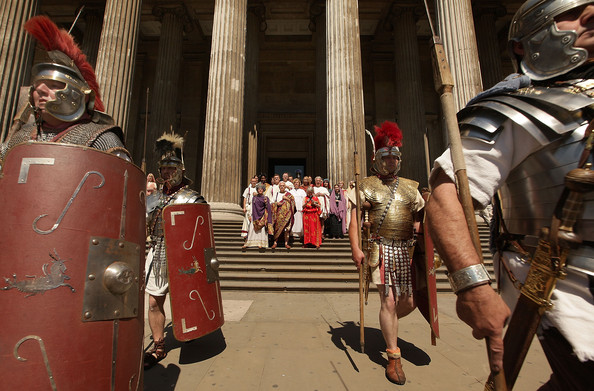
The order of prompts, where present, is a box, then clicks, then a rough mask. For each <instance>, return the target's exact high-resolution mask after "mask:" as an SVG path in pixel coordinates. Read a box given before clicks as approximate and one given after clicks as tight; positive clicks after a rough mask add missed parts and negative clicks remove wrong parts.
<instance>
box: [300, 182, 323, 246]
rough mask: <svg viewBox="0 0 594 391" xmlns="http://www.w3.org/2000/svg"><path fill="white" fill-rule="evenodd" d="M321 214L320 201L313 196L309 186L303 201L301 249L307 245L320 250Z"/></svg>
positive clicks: (311, 188)
mask: <svg viewBox="0 0 594 391" xmlns="http://www.w3.org/2000/svg"><path fill="white" fill-rule="evenodd" d="M321 213H322V208H321V207H320V200H318V197H316V196H315V195H314V189H313V187H311V186H310V187H308V188H307V195H306V197H305V200H303V247H306V246H307V245H308V244H309V245H313V246H315V247H316V248H320V245H321V244H322V224H321V222H320V214H321Z"/></svg>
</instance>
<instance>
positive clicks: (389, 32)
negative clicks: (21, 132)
mask: <svg viewBox="0 0 594 391" xmlns="http://www.w3.org/2000/svg"><path fill="white" fill-rule="evenodd" d="M521 3H522V2H521V1H503V0H501V1H499V0H480V1H470V0H433V1H429V2H428V5H429V9H430V13H431V16H432V24H430V23H429V22H428V18H427V14H426V12H425V10H426V9H425V6H424V3H423V1H414V0H397V1H394V0H359V1H357V0H253V1H252V0H178V1H154V0H144V1H142V0H127V1H118V0H106V1H92V0H90V1H66V0H7V5H6V6H5V7H3V9H2V10H0V23H1V25H0V43H1V44H2V49H1V51H0V77H1V78H2V86H3V87H2V91H0V108H1V109H2V119H1V122H0V125H1V126H2V137H3V138H5V137H6V136H7V134H8V132H9V128H10V124H11V122H12V118H13V117H14V116H15V114H16V112H17V110H18V106H19V94H20V93H21V88H20V87H22V86H26V85H27V84H28V80H29V72H30V69H31V65H32V64H33V63H35V62H39V61H42V60H43V58H42V51H41V50H39V49H35V46H34V44H33V43H32V42H31V41H30V39H28V38H27V37H26V35H25V33H24V30H23V28H22V25H23V24H24V22H25V21H26V20H27V19H28V18H29V17H31V16H33V15H37V14H46V15H48V16H49V17H50V18H52V19H53V20H54V21H55V22H56V23H57V24H59V25H60V26H61V27H64V28H66V29H67V30H68V29H70V28H71V26H72V25H73V22H74V21H75V19H76V18H77V15H79V17H78V19H77V20H76V23H75V24H74V27H72V34H73V35H74V36H75V38H76V40H77V42H78V43H79V44H80V46H81V47H82V48H83V50H84V51H85V53H86V54H87V56H88V58H89V60H90V62H91V63H92V64H93V65H95V68H96V73H97V75H98V80H99V84H100V86H101V92H102V97H103V101H104V102H105V104H106V107H107V109H106V111H107V112H108V113H109V114H110V115H112V116H113V117H114V119H115V120H116V122H117V123H118V124H120V125H121V126H122V128H123V129H124V132H125V135H126V142H127V146H128V148H129V149H130V150H131V152H132V154H133V157H134V160H135V162H136V163H137V164H139V165H140V163H141V162H142V161H143V159H144V160H145V161H146V166H147V171H148V172H150V171H153V172H154V171H155V170H156V166H155V163H156V159H157V157H156V156H155V153H154V151H153V150H152V147H153V145H154V141H155V140H156V138H157V137H158V136H160V135H161V134H162V133H163V132H164V131H166V130H170V129H172V130H174V131H175V132H177V133H179V134H185V135H186V144H185V147H184V156H185V165H186V172H187V175H188V176H189V177H190V178H192V179H193V180H194V181H195V183H196V188H197V189H199V190H200V191H201V193H202V194H204V196H205V197H206V199H207V200H208V201H209V202H210V203H211V204H212V205H213V209H214V210H215V211H216V210H221V211H230V212H240V208H239V206H238V205H239V202H240V197H241V191H242V190H243V188H244V187H245V185H246V183H247V182H248V178H249V177H250V176H253V175H254V174H256V173H265V174H267V175H268V176H270V175H272V174H273V173H275V172H278V171H280V172H279V173H282V172H283V171H291V172H294V171H295V170H297V169H299V170H301V171H302V172H303V173H305V174H306V175H310V176H316V175H320V176H322V177H326V178H329V179H330V181H331V182H332V183H335V182H337V181H339V180H343V181H345V183H348V181H349V180H352V179H354V174H355V172H354V164H353V163H354V156H355V152H357V156H358V158H359V167H360V171H361V174H362V175H366V174H367V166H368V165H367V160H368V157H369V156H371V155H370V154H371V148H372V146H371V142H370V139H369V137H367V136H366V135H365V129H368V130H370V131H372V132H373V126H374V125H375V124H381V122H383V121H385V120H392V121H397V122H398V124H399V125H400V127H401V128H402V130H403V134H404V139H403V144H404V145H403V148H402V150H403V163H402V171H401V174H402V175H403V176H405V177H408V178H412V179H415V180H418V181H419V182H420V183H421V186H426V185H427V173H428V165H429V162H432V161H433V159H434V158H435V157H437V156H438V155H439V154H440V153H441V152H442V151H443V149H444V148H445V146H446V144H447V140H446V136H445V133H446V132H445V131H444V129H443V121H442V118H441V109H440V101H439V95H438V93H437V92H436V91H435V87H434V82H433V70H432V64H431V44H430V42H431V38H432V36H433V34H432V27H433V30H434V31H435V33H436V34H437V35H439V36H440V37H441V38H442V40H443V43H444V46H445V49H446V53H447V57H448V60H449V63H450V66H451V68H452V73H453V76H454V82H455V88H454V95H455V97H456V104H457V107H458V108H461V107H463V106H464V104H465V103H466V102H467V101H468V100H469V99H470V98H471V97H472V96H474V95H475V94H476V93H478V92H480V91H481V90H482V89H483V88H488V87H490V86H492V85H493V84H495V83H496V82H497V81H499V80H500V79H502V78H503V77H504V76H505V75H507V74H508V73H511V72H512V71H513V69H512V67H511V63H510V61H509V59H508V56H507V47H506V42H507V30H508V26H509V21H510V19H511V17H512V16H513V13H514V12H515V10H516V9H517V8H518V7H519V5H520V4H521ZM82 6H84V7H82ZM81 7H82V11H81ZM79 11H80V13H79ZM21 96H22V93H21ZM145 145H146V147H145Z"/></svg>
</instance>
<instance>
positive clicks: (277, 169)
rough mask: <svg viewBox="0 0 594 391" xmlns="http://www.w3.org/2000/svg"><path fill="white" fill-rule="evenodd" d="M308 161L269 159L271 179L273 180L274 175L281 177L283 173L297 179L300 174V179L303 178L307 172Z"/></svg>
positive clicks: (299, 159)
mask: <svg viewBox="0 0 594 391" xmlns="http://www.w3.org/2000/svg"><path fill="white" fill-rule="evenodd" d="M305 161H306V159H301V158H293V159H272V158H271V159H268V167H269V169H270V174H269V178H272V176H273V175H274V174H279V175H280V176H282V175H283V173H285V172H287V173H289V175H290V176H292V177H293V178H297V176H298V175H297V172H298V171H299V172H300V175H299V177H301V178H303V173H304V172H305V169H306V166H305Z"/></svg>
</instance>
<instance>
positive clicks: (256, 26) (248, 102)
mask: <svg viewBox="0 0 594 391" xmlns="http://www.w3.org/2000/svg"><path fill="white" fill-rule="evenodd" d="M265 13H266V9H265V8H264V6H263V5H261V4H258V5H256V6H255V7H250V10H249V11H248V13H247V22H246V23H247V32H246V60H245V61H246V64H245V96H249V97H250V99H245V100H244V116H243V149H242V152H244V154H243V156H242V159H243V167H244V172H243V173H242V178H243V183H242V185H241V188H244V187H246V186H247V185H249V183H250V179H251V178H252V177H253V176H254V175H255V174H256V169H257V163H258V155H257V141H258V140H257V125H256V121H257V119H258V68H259V67H258V63H259V58H260V42H259V41H260V27H261V26H264V22H263V16H264V15H265Z"/></svg>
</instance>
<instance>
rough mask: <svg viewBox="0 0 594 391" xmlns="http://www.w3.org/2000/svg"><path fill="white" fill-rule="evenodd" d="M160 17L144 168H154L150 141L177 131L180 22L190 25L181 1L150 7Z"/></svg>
mask: <svg viewBox="0 0 594 391" xmlns="http://www.w3.org/2000/svg"><path fill="white" fill-rule="evenodd" d="M153 14H154V15H155V16H157V17H159V18H160V19H161V36H160V37H159V49H158V52H157V70H156V74H155V84H154V87H153V88H152V89H151V92H150V95H151V97H150V103H149V107H150V113H149V116H150V117H149V132H148V136H147V170H148V171H154V170H155V169H156V164H157V161H158V159H159V156H157V153H156V152H155V151H154V145H155V142H156V141H157V138H159V137H160V136H161V135H162V134H163V132H165V131H169V130H170V129H173V130H174V131H178V129H177V128H178V123H177V94H178V85H179V70H180V66H181V60H182V43H183V33H184V25H186V26H187V27H186V29H188V30H189V29H190V28H191V27H190V26H191V24H190V19H189V16H188V13H187V11H186V8H185V6H184V5H183V4H175V3H174V4H172V5H167V6H165V5H163V6H157V7H155V8H153Z"/></svg>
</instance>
